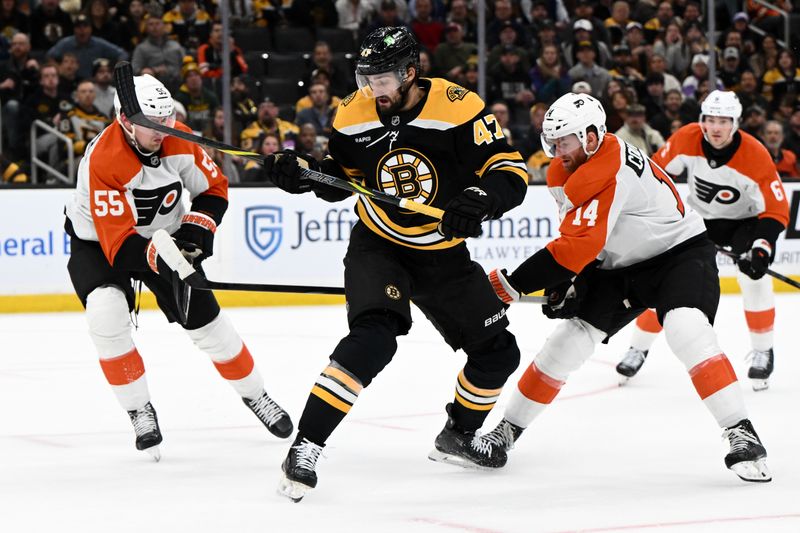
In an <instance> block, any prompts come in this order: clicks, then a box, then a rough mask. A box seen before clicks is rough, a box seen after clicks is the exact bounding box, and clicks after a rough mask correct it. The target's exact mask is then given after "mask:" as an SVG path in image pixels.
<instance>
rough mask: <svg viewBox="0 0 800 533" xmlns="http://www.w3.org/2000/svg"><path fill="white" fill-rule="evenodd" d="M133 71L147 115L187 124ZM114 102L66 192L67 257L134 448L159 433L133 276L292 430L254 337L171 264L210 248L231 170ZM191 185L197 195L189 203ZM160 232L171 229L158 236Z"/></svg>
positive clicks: (256, 402)
mask: <svg viewBox="0 0 800 533" xmlns="http://www.w3.org/2000/svg"><path fill="white" fill-rule="evenodd" d="M134 83H135V88H136V97H137V99H138V101H139V105H140V107H141V108H142V110H143V112H144V114H145V115H147V116H148V117H149V118H150V119H151V120H154V121H158V122H159V123H161V124H166V125H168V126H174V127H175V128H180V129H182V130H184V131H190V130H189V129H188V128H187V127H186V126H185V125H183V124H181V123H176V122H175V108H174V102H173V100H172V96H171V95H170V94H169V91H167V89H166V88H165V87H164V85H163V84H162V83H161V82H160V81H158V80H156V79H155V78H153V77H152V76H148V75H145V76H137V77H135V78H134ZM115 107H116V111H117V120H116V121H115V122H113V123H112V124H111V125H109V126H108V127H107V128H106V129H104V130H103V131H102V132H101V133H100V134H99V135H98V136H97V137H95V138H94V140H92V142H90V143H89V145H88V147H87V149H86V155H85V157H84V158H83V159H82V160H81V163H80V165H79V168H78V183H77V187H76V190H75V194H74V195H73V197H72V199H71V200H70V201H69V202H68V204H67V208H66V214H67V219H66V222H65V230H66V231H67V233H68V234H69V235H70V237H71V255H70V259H69V263H68V266H67V268H68V270H69V275H70V278H71V280H72V284H73V286H74V287H75V292H76V294H77V295H78V298H80V300H81V303H82V304H83V305H84V307H85V308H86V319H87V322H88V324H89V335H90V336H91V338H92V341H93V342H94V345H95V347H96V349H97V353H98V355H99V357H100V367H101V368H102V370H103V373H104V374H105V377H106V380H107V381H108V383H109V384H110V385H111V388H112V389H113V391H114V393H115V395H116V396H117V400H118V401H119V403H120V405H122V407H123V408H124V409H125V410H126V411H127V412H128V415H129V417H130V420H131V423H132V424H133V427H134V431H135V433H136V448H137V449H139V450H145V451H147V452H148V453H150V454H151V455H153V456H154V457H155V458H156V460H158V459H159V458H160V452H159V449H158V445H159V444H160V443H161V441H162V436H161V429H160V427H159V424H158V419H157V417H156V411H155V409H154V408H153V405H152V404H151V402H150V392H149V390H148V387H147V381H146V376H145V368H144V362H143V360H142V357H141V355H140V354H139V351H138V350H137V348H136V346H135V344H134V342H133V337H132V334H131V319H130V314H129V313H130V312H131V311H133V309H134V304H135V298H136V297H135V291H134V286H133V283H132V282H133V281H137V282H141V283H144V284H145V285H146V286H147V287H148V288H149V289H150V290H151V291H152V292H153V293H154V295H155V297H156V301H157V303H158V306H159V307H160V308H161V310H162V312H163V313H164V314H165V315H166V317H167V319H168V320H169V321H170V322H176V321H178V322H181V325H182V326H183V328H184V329H185V330H186V333H187V334H188V335H189V337H190V338H191V339H192V341H193V342H194V344H195V345H196V346H197V347H198V348H199V349H200V350H201V351H203V352H205V353H206V354H207V355H208V356H209V357H210V358H211V360H212V362H213V363H214V366H216V368H217V370H218V371H219V373H220V375H221V376H222V377H223V378H225V379H226V380H227V381H228V382H229V383H230V384H231V386H232V387H233V388H234V390H235V391H236V392H237V393H238V394H239V395H240V396H241V397H242V400H243V401H244V403H245V404H246V405H247V406H248V407H249V408H250V409H251V410H252V411H253V412H254V413H255V414H256V416H258V418H259V420H260V421H261V422H262V423H263V424H264V425H265V426H266V427H267V429H268V430H269V431H270V432H271V433H273V434H274V435H276V436H278V437H281V438H286V437H288V436H289V435H290V434H291V433H292V430H293V426H292V422H291V420H290V418H289V415H288V414H287V413H286V412H285V411H284V410H283V409H281V408H280V406H278V404H277V403H275V402H274V401H273V400H272V399H271V398H270V397H269V396H268V395H267V393H266V391H265V390H264V380H263V378H262V377H261V375H260V373H259V371H258V369H257V368H256V367H255V364H254V362H253V358H252V356H251V355H250V352H249V350H248V349H247V346H245V345H244V343H243V342H242V339H241V337H239V334H238V333H237V332H236V330H235V329H234V327H233V324H232V323H231V321H230V319H228V317H227V316H226V315H225V314H224V313H223V312H222V311H220V308H219V305H218V304H217V301H216V299H215V298H214V295H213V293H211V292H209V291H197V292H195V293H194V294H192V295H191V298H189V297H188V296H189V294H188V293H187V292H186V289H185V284H184V283H183V282H182V280H181V279H179V278H177V277H176V275H175V270H178V267H179V266H180V267H185V268H188V269H189V270H191V268H192V266H191V265H190V264H189V262H194V265H195V266H196V267H197V268H199V266H198V265H199V263H200V261H202V260H203V259H204V258H206V257H208V256H210V255H211V254H212V253H213V243H214V232H215V231H216V229H217V225H218V224H219V223H220V222H221V221H222V216H223V214H224V213H225V210H226V209H227V207H228V179H227V178H226V177H225V175H224V174H222V172H221V171H220V169H219V168H218V167H217V165H216V164H215V163H214V161H213V160H212V159H211V158H210V157H209V155H208V154H207V153H206V152H205V151H204V150H203V149H202V148H200V147H199V146H198V145H195V144H192V143H189V142H187V141H184V140H182V139H179V138H177V137H171V136H165V135H163V134H162V133H160V132H157V131H155V130H152V129H149V128H145V127H142V126H135V125H134V124H132V123H131V122H129V121H128V120H127V118H126V117H125V115H124V114H122V113H121V112H120V102H119V98H118V97H117V98H115ZM184 195H188V196H189V198H190V199H191V211H189V212H187V210H186V207H185V205H184V202H183V201H182V199H183V197H184ZM164 231H166V233H163V232H164ZM159 232H162V233H159ZM167 234H171V235H172V239H170V238H169V236H168V235H167ZM160 235H163V236H164V237H165V239H163V240H162V241H159V239H157V238H156V237H157V236H160ZM173 239H174V241H173ZM159 242H162V243H164V242H165V243H166V245H165V246H159V244H158V243H159ZM170 257H172V259H170Z"/></svg>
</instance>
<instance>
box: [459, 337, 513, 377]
mask: <svg viewBox="0 0 800 533" xmlns="http://www.w3.org/2000/svg"><path fill="white" fill-rule="evenodd" d="M464 353H466V354H467V364H466V366H465V368H464V371H465V373H466V374H467V379H469V380H470V382H472V383H473V384H474V385H475V386H477V387H481V388H487V389H488V388H499V387H502V386H503V384H504V383H505V382H506V379H508V376H510V375H511V374H513V373H514V370H516V369H517V367H518V366H519V357H520V355H519V347H518V346H517V339H516V338H515V337H514V335H513V334H512V333H511V332H510V331H508V330H503V331H502V332H500V333H499V334H497V335H495V336H494V337H492V338H490V339H485V340H482V341H480V342H476V343H473V344H470V345H469V346H464Z"/></svg>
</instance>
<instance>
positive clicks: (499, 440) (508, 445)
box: [485, 418, 525, 451]
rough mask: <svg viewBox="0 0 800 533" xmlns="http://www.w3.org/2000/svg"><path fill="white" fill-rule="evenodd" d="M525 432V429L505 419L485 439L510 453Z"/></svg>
mask: <svg viewBox="0 0 800 533" xmlns="http://www.w3.org/2000/svg"><path fill="white" fill-rule="evenodd" d="M524 430H525V428H521V427H519V426H517V425H515V424H512V423H511V422H509V421H508V420H506V419H505V418H504V419H502V420H501V421H500V423H499V424H497V427H496V428H494V429H493V430H491V431H490V432H489V433H487V434H486V435H485V437H486V439H487V440H490V441H492V442H493V443H495V444H498V445H500V446H502V447H503V449H504V450H505V451H509V450H511V449H512V448H513V447H514V443H515V442H517V439H519V437H520V435H522V432H523V431H524Z"/></svg>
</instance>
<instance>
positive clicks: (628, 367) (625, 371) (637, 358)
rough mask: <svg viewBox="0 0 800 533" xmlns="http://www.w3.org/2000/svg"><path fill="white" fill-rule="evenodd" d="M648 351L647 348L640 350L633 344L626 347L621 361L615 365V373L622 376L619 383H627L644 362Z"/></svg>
mask: <svg viewBox="0 0 800 533" xmlns="http://www.w3.org/2000/svg"><path fill="white" fill-rule="evenodd" d="M648 351H649V350H640V349H638V348H634V347H633V346H631V347H630V348H628V351H627V352H625V356H624V357H623V358H622V361H620V362H619V364H618V365H617V374H619V375H620V376H622V377H621V378H620V380H619V384H620V385H624V384H625V383H627V382H628V380H629V379H631V378H632V377H633V376H635V375H636V374H637V373H638V372H639V370H640V369H641V368H642V365H643V364H644V360H645V359H647V352H648Z"/></svg>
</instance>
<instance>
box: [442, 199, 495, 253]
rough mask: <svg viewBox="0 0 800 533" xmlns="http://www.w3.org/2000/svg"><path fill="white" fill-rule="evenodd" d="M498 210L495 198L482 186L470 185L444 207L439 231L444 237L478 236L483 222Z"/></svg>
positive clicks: (450, 238)
mask: <svg viewBox="0 0 800 533" xmlns="http://www.w3.org/2000/svg"><path fill="white" fill-rule="evenodd" d="M495 211H496V206H495V200H494V199H493V198H492V196H491V195H490V194H488V193H487V192H486V191H484V190H483V189H481V188H480V187H469V188H468V189H464V190H463V191H461V193H460V194H459V195H458V196H456V197H455V198H453V199H452V200H450V202H448V203H447V205H446V206H445V207H444V216H442V221H441V223H440V224H439V228H438V229H439V233H441V234H442V235H444V238H445V239H447V240H448V241H449V240H452V239H454V238H464V239H465V238H467V237H478V236H479V235H480V234H481V232H482V231H483V230H482V229H481V224H482V223H483V221H484V220H486V219H487V218H489V215H490V214H492V213H494V212H495Z"/></svg>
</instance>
